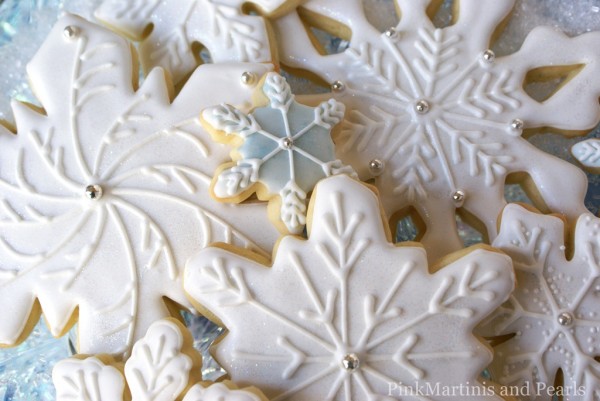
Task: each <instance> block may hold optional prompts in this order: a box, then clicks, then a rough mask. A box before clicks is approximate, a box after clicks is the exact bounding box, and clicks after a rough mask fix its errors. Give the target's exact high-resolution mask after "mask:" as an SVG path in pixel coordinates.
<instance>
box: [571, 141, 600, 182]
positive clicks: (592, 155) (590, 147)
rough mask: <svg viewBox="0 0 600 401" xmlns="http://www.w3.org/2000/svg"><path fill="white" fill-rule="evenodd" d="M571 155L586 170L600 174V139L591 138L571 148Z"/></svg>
mask: <svg viewBox="0 0 600 401" xmlns="http://www.w3.org/2000/svg"><path fill="white" fill-rule="evenodd" d="M571 154H572V155H573V156H574V157H575V159H577V161H578V162H579V163H581V165H582V166H583V167H584V168H585V169H586V170H589V171H591V172H594V173H596V174H598V173H600V139H597V138H591V139H587V140H585V141H581V142H578V143H576V144H575V145H573V146H572V147H571Z"/></svg>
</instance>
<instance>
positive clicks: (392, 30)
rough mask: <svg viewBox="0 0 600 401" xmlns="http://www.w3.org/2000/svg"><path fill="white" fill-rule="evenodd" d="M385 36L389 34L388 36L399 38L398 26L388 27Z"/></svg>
mask: <svg viewBox="0 0 600 401" xmlns="http://www.w3.org/2000/svg"><path fill="white" fill-rule="evenodd" d="M383 34H384V35H385V36H387V37H388V38H392V39H393V38H397V37H398V31H397V30H396V28H393V27H392V28H389V29H387V30H386V31H385V32H384V33H383Z"/></svg>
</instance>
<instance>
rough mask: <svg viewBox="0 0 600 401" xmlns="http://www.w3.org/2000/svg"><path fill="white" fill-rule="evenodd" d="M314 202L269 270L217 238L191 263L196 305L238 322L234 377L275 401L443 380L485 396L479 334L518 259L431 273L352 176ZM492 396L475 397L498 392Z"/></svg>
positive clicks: (227, 348)
mask: <svg viewBox="0 0 600 401" xmlns="http://www.w3.org/2000/svg"><path fill="white" fill-rule="evenodd" d="M310 211H311V213H310V215H309V220H308V233H309V234H308V240H303V239H300V238H298V237H295V236H286V237H283V239H281V240H280V242H279V245H278V248H277V251H276V253H275V256H274V262H273V265H272V267H271V268H268V267H267V266H265V265H263V264H261V263H259V262H257V261H254V260H252V259H249V258H247V257H245V256H240V255H238V254H237V253H235V252H234V251H233V250H231V248H227V249H220V248H218V247H214V248H211V247H209V248H206V249H204V250H203V251H201V252H200V253H199V254H198V256H196V257H194V258H192V259H190V261H189V262H188V264H187V266H186V270H185V276H184V288H185V290H186V292H187V293H188V294H189V295H190V297H191V298H192V299H193V301H194V305H195V306H196V307H197V308H199V310H200V311H202V312H205V313H206V314H208V315H209V316H213V317H215V318H216V319H218V320H219V321H220V322H222V324H223V325H224V326H225V327H227V329H228V330H229V333H228V334H227V335H226V336H225V337H224V338H223V339H222V341H220V342H219V343H218V344H217V345H216V347H215V349H214V350H213V351H215V352H214V354H215V356H216V359H217V360H218V362H219V363H220V364H221V365H222V366H223V367H224V368H225V369H226V370H227V372H228V373H229V375H230V376H231V378H232V379H233V380H234V381H238V382H239V383H242V384H246V383H254V384H255V385H256V386H258V387H259V388H260V389H261V390H263V391H264V392H265V394H266V395H267V396H268V397H269V398H271V399H272V400H283V399H290V400H322V399H327V400H342V399H343V400H347V401H348V400H367V399H368V400H375V399H382V398H385V399H388V398H386V397H385V396H386V395H387V396H392V398H403V397H402V395H406V396H407V397H409V395H410V394H413V392H415V391H417V389H418V388H422V386H426V385H427V384H431V385H433V384H435V383H439V384H440V386H459V385H461V384H462V385H468V384H467V383H470V386H471V388H472V389H474V391H477V393H479V394H481V393H482V392H483V394H486V392H485V391H486V388H485V387H483V386H482V384H480V383H479V382H478V381H477V377H478V375H479V373H480V372H481V371H482V370H483V368H484V367H485V366H486V364H487V363H489V362H490V361H491V352H490V351H489V349H488V348H487V346H486V345H484V344H483V343H481V342H480V341H479V340H478V339H477V338H476V337H474V336H473V334H472V333H471V331H472V329H473V327H474V326H475V325H476V324H477V323H478V322H479V321H480V320H482V319H483V318H484V317H485V316H487V315H488V314H489V313H491V312H492V311H493V310H494V309H495V308H496V307H498V306H499V305H501V304H502V302H504V301H505V300H506V299H507V298H508V295H509V293H510V292H511V290H512V288H513V272H512V265H511V261H510V258H508V257H507V256H506V255H503V254H501V253H498V252H494V251H488V250H485V249H471V250H470V251H463V252H462V254H461V255H454V256H452V257H450V258H451V259H452V261H450V263H449V265H448V266H446V267H444V268H442V269H441V270H439V271H437V272H434V273H431V272H429V271H428V267H427V266H428V264H427V256H426V253H425V250H424V249H423V248H421V247H419V246H417V245H405V246H398V247H397V246H395V245H394V244H393V243H391V239H390V238H391V236H390V233H389V230H388V229H387V224H385V222H384V221H383V217H382V212H381V209H380V206H379V201H378V198H377V196H376V195H375V193H374V192H373V191H371V190H370V189H369V188H368V187H367V186H366V185H364V184H361V183H359V182H358V181H355V180H353V179H351V178H350V177H347V176H336V177H331V178H327V179H325V180H323V181H321V182H320V183H319V184H318V185H317V187H316V191H315V195H313V197H312V199H311V206H310ZM490 391H491V390H490ZM486 395H489V397H487V396H481V397H475V398H474V399H477V400H479V399H496V400H498V399H500V398H499V397H497V396H494V395H493V394H492V395H490V394H486ZM417 398H419V397H417ZM407 399H411V400H412V399H413V398H412V397H409V398H407ZM427 399H431V400H441V399H445V397H440V396H436V395H435V394H431V397H429V398H427Z"/></svg>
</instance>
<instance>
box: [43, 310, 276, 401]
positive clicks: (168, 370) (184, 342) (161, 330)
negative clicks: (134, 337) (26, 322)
mask: <svg viewBox="0 0 600 401" xmlns="http://www.w3.org/2000/svg"><path fill="white" fill-rule="evenodd" d="M192 343H193V341H192V337H191V335H190V334H189V332H188V331H187V329H186V328H185V327H184V326H183V325H182V324H181V323H179V322H178V321H176V320H174V319H164V320H161V321H158V322H155V323H153V324H152V325H151V326H150V328H149V329H148V332H147V333H146V335H145V336H144V337H143V338H141V339H140V340H138V341H137V342H136V343H135V345H134V347H133V353H132V355H131V357H130V358H129V359H128V360H127V362H126V363H125V366H124V373H123V369H122V366H121V365H120V364H115V363H114V361H112V360H111V359H110V358H106V357H103V356H98V357H88V358H85V357H83V356H77V357H74V358H69V359H65V360H63V361H60V362H59V363H57V364H56V366H55V367H54V370H53V371H52V380H53V382H54V386H55V389H56V400H57V401H67V400H69V401H73V400H75V401H89V400H93V401H124V400H130V399H131V400H133V401H177V400H182V401H266V398H265V397H264V395H263V394H262V393H260V392H259V391H258V390H257V389H256V388H253V387H251V388H245V389H243V390H239V389H237V387H235V386H234V385H233V384H232V383H231V382H227V381H226V382H223V383H215V384H209V383H199V381H200V379H201V378H200V377H199V373H200V366H201V357H200V355H199V354H198V353H197V352H196V351H195V350H194V348H193V346H192ZM190 386H191V387H190ZM184 394H185V396H183V395H184ZM181 397H183V399H182V398H181Z"/></svg>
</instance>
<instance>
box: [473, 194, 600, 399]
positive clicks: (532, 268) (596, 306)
mask: <svg viewBox="0 0 600 401" xmlns="http://www.w3.org/2000/svg"><path fill="white" fill-rule="evenodd" d="M564 236H565V225H564V222H563V220H562V219H561V218H559V217H556V216H544V215H542V214H539V213H534V212H530V211H528V210H527V209H525V208H524V207H522V206H519V205H516V204H511V205H508V206H507V207H506V208H505V210H504V213H503V214H502V221H501V225H500V233H499V235H498V238H496V240H495V241H494V243H493V245H494V246H495V247H497V248H499V249H501V250H503V251H504V252H506V253H507V254H508V255H509V256H511V257H512V258H513V260H514V266H515V269H516V275H517V287H516V289H515V292H514V293H513V294H512V295H511V297H510V299H509V301H508V302H507V303H506V304H505V305H504V306H503V307H502V308H500V309H498V311H497V312H495V313H494V314H493V315H492V317H491V318H490V319H489V321H487V322H486V324H485V325H483V326H482V328H481V329H482V330H481V332H482V334H485V335H486V336H502V335H506V334H514V333H516V335H515V336H514V337H512V338H511V339H510V340H508V341H506V342H504V343H502V344H501V345H498V346H497V347H496V348H495V350H496V355H495V357H494V362H493V363H492V365H491V370H492V372H493V374H494V377H495V379H497V380H499V381H500V382H501V383H503V384H507V385H519V386H520V385H524V384H528V385H529V386H530V388H531V389H538V388H541V389H542V390H544V389H547V388H549V387H551V386H554V384H555V383H556V382H555V378H556V375H557V372H558V370H559V369H560V370H561V371H562V375H561V377H562V380H563V383H562V386H561V387H563V388H564V389H567V391H571V393H570V394H568V395H569V397H568V398H567V399H569V400H572V401H577V400H582V401H583V400H592V399H597V398H598V397H600V390H599V389H600V363H599V362H598V361H597V360H595V358H597V357H598V355H600V279H599V278H600V219H598V218H596V217H594V216H593V215H592V214H590V213H586V214H584V215H582V216H581V217H580V218H579V220H578V222H577V226H576V229H575V232H574V244H575V249H574V253H573V255H572V257H571V256H570V255H568V254H566V247H565V240H564ZM581 386H583V387H584V388H585V391H584V394H582V393H581V392H580V391H579V389H580V387H581ZM534 399H536V400H551V399H552V396H551V395H549V393H548V391H547V390H546V391H541V392H540V393H539V394H538V397H537V398H535V397H534Z"/></svg>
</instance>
